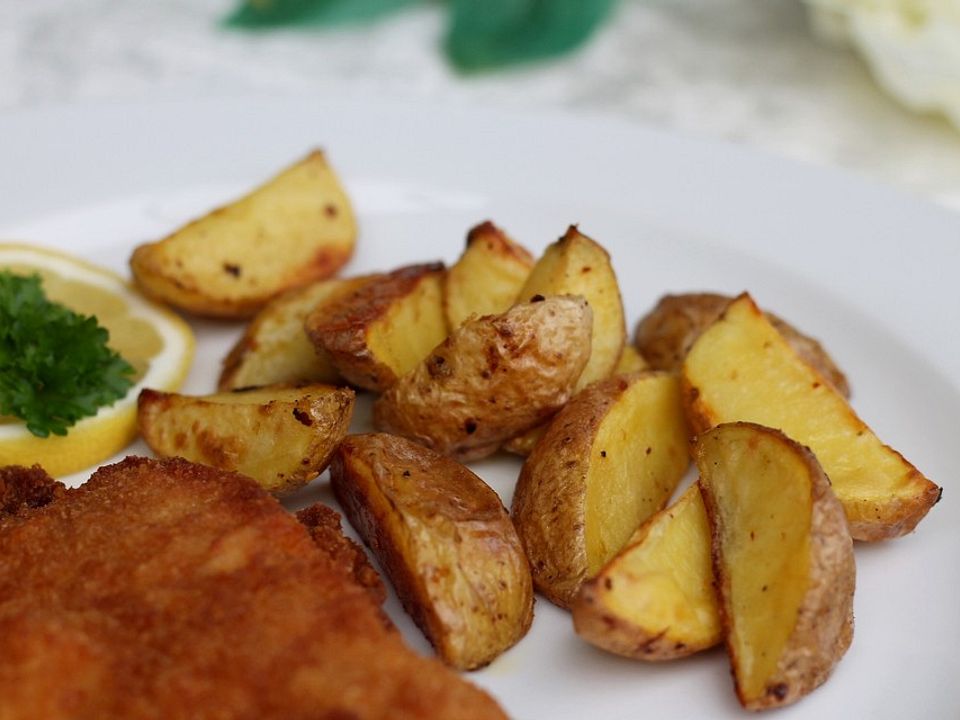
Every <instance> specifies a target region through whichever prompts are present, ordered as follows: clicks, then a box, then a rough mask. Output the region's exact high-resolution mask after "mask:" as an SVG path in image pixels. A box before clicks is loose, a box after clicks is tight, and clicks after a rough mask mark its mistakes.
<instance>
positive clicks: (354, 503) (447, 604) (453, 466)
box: [330, 434, 533, 670]
mask: <svg viewBox="0 0 960 720" xmlns="http://www.w3.org/2000/svg"><path fill="white" fill-rule="evenodd" d="M330 477H331V482H332V485H333V490H334V492H335V493H336V495H337V499H338V500H339V501H340V504H341V506H342V507H343V509H344V512H345V513H346V516H347V518H348V519H349V520H350V523H351V525H353V527H354V528H355V529H356V530H357V532H358V533H360V536H361V537H362V538H363V540H364V542H365V543H366V544H367V545H368V546H369V547H370V549H371V550H373V553H374V554H375V555H376V557H377V559H378V560H379V562H380V565H381V567H382V568H383V569H384V572H386V574H387V576H388V577H389V578H390V581H391V583H392V584H393V586H394V588H395V589H396V591H397V595H398V597H399V598H400V601H401V603H402V604H403V607H404V609H405V610H406V611H407V613H409V614H410V616H411V617H412V618H413V620H414V621H415V622H416V624H417V625H418V626H419V627H420V629H421V630H422V631H423V632H424V634H425V635H426V636H427V639H428V640H430V642H431V643H432V644H433V646H434V647H435V648H436V650H437V653H438V654H439V655H440V657H441V658H442V659H443V660H444V662H446V663H448V664H449V665H452V666H453V667H456V668H459V669H461V670H472V669H475V668H479V667H482V666H484V665H487V664H488V663H490V662H491V661H492V660H493V659H494V658H496V657H497V656H498V655H500V654H501V653H502V652H503V651H505V650H506V649H507V648H509V647H511V646H513V645H514V644H515V643H517V642H518V641H519V640H520V639H521V638H522V637H523V636H524V635H525V634H526V632H527V630H528V629H529V628H530V623H531V622H532V620H533V586H532V582H531V579H530V570H529V567H528V565H527V559H526V556H525V555H524V554H523V548H522V547H521V545H520V541H519V539H518V538H517V534H516V531H515V530H514V528H513V524H512V523H511V522H510V518H509V516H508V515H507V512H506V510H505V509H504V507H503V505H502V504H501V503H500V499H499V497H498V496H497V494H496V493H495V492H494V491H493V490H491V489H490V488H489V487H488V486H487V485H486V484H485V483H484V482H483V481H482V480H481V479H480V478H478V477H477V476H476V475H474V474H473V473H472V472H470V471H469V470H468V469H467V468H465V467H463V466H462V465H460V464H459V463H457V462H455V461H453V460H450V459H449V458H445V457H443V456H441V455H437V454H436V453H434V452H432V451H430V450H428V449H426V448H424V447H422V446H420V445H417V444H416V443H413V442H410V441H409V440H405V439H403V438H400V437H397V436H394V435H386V434H367V435H351V436H349V437H347V438H346V439H345V440H344V441H343V442H342V443H341V444H340V447H339V448H338V449H337V452H336V454H335V455H334V459H333V462H332V463H331V465H330Z"/></svg>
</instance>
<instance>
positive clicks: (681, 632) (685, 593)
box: [605, 485, 721, 648]
mask: <svg viewBox="0 0 960 720" xmlns="http://www.w3.org/2000/svg"><path fill="white" fill-rule="evenodd" d="M641 533H642V534H641ZM638 535H640V538H639V539H638V541H637V543H636V544H634V543H633V540H631V542H630V544H629V545H628V547H627V548H625V549H624V550H623V552H622V553H621V555H620V556H619V559H615V560H614V561H613V562H616V563H617V564H618V567H617V570H616V574H617V576H618V579H617V580H614V581H613V582H612V583H611V585H612V587H611V588H610V589H609V591H608V592H607V593H606V595H605V601H606V603H607V605H608V606H609V607H610V609H611V610H612V611H613V612H614V613H615V614H616V615H617V616H619V617H622V618H625V619H627V620H628V621H630V622H631V623H633V624H634V625H637V626H639V627H643V628H645V629H647V630H648V631H649V632H650V634H651V635H656V634H658V633H665V634H666V635H667V636H668V637H669V638H671V639H673V638H676V639H677V640H678V641H682V642H683V643H684V644H685V645H689V646H696V647H701V648H702V647H709V646H711V645H714V644H716V643H718V642H719V641H720V637H721V630H720V616H719V608H718V606H717V597H716V592H715V591H714V589H713V569H712V567H711V560H710V526H709V524H708V523H707V513H706V511H705V510H704V508H703V499H702V498H701V497H700V489H699V487H697V486H696V485H691V486H690V488H689V489H688V490H687V491H686V492H684V494H683V495H681V496H680V499H679V500H677V502H676V503H674V505H673V506H671V507H670V508H667V509H666V510H663V511H662V512H660V513H658V514H657V515H656V516H655V517H653V518H651V519H650V521H649V524H647V525H646V526H644V527H643V528H641V530H640V531H639V532H638ZM621 578H622V579H621Z"/></svg>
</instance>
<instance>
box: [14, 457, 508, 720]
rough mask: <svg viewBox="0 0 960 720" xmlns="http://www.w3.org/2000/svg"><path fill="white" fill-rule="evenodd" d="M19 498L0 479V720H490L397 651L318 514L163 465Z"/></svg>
mask: <svg viewBox="0 0 960 720" xmlns="http://www.w3.org/2000/svg"><path fill="white" fill-rule="evenodd" d="M30 472H36V471H35V470H34V471H29V470H26V469H23V470H22V471H21V473H30ZM34 481H36V482H37V483H38V485H37V486H38V487H41V488H42V487H44V483H43V482H42V481H40V480H39V479H38V478H37V477H34ZM30 482H31V481H30V480H29V478H28V477H27V476H26V475H22V474H21V475H19V476H18V475H17V473H16V472H14V473H13V474H10V472H9V471H8V474H7V475H0V488H2V487H4V486H10V487H15V488H19V489H18V490H17V491H16V493H15V494H13V495H11V497H12V498H13V500H11V502H9V503H6V504H4V505H3V507H2V508H0V512H2V513H3V514H2V515H0V720H19V719H21V718H23V719H24V720H26V719H28V718H29V720H36V719H37V718H44V719H45V720H59V719H60V718H64V719H66V718H71V719H72V720H87V719H93V718H97V719H98V720H102V719H110V718H124V719H129V720H139V719H141V718H142V719H146V718H151V719H152V718H156V719H158V720H159V719H161V718H162V719H164V720H176V719H179V718H184V719H186V718H191V719H199V720H202V719H210V720H214V719H215V720H240V719H244V720H246V719H248V718H249V719H250V720H254V719H257V720H262V719H273V718H276V719H280V718H283V719H284V720H307V719H308V718H309V719H311V720H321V719H326V720H367V719H373V718H390V719H391V720H413V719H415V718H417V719H419V718H444V719H451V720H454V719H455V720H461V719H462V720H474V719H476V720H487V719H489V718H505V717H506V716H505V715H504V714H503V713H502V712H501V711H500V709H499V708H498V707H497V705H496V703H495V702H494V701H493V700H492V699H491V698H490V697H489V696H488V695H486V694H485V693H484V692H483V691H481V690H479V689H477V688H476V687H474V686H472V685H470V684H469V683H467V682H466V681H464V680H462V679H461V678H460V677H459V676H458V675H456V674H455V673H453V672H452V671H450V670H448V669H447V668H446V667H444V666H443V665H442V664H441V663H440V662H438V661H436V660H433V659H427V658H422V657H419V656H418V655H416V654H415V653H414V652H413V651H411V650H410V649H408V648H407V647H406V646H405V645H404V644H403V641H402V639H401V637H400V634H399V633H398V632H397V631H396V630H395V629H394V628H393V626H392V625H391V623H390V621H389V619H388V618H387V617H386V615H385V614H384V613H383V611H382V610H381V609H380V607H379V603H380V601H381V600H382V597H383V588H382V586H381V585H380V582H379V578H378V577H377V576H376V573H375V572H374V571H373V569H372V568H371V567H370V566H369V565H368V564H367V561H366V557H365V555H364V554H363V551H362V550H361V549H360V548H358V547H357V546H356V545H355V544H354V543H352V542H351V541H350V540H348V539H346V538H345V537H344V536H343V535H342V533H341V532H340V529H339V520H338V518H337V516H336V514H335V513H333V511H331V510H329V509H326V508H323V507H314V508H311V509H309V510H308V511H304V512H303V513H302V514H301V519H302V520H303V524H302V523H301V522H298V521H297V519H295V518H294V517H293V516H292V515H290V514H289V513H287V512H286V511H285V510H284V509H283V508H282V507H281V506H280V505H279V504H278V503H277V501H276V500H275V499H273V498H272V497H270V496H269V495H268V494H267V493H266V492H265V491H263V490H262V489H261V488H260V487H258V486H257V485H256V483H254V482H253V481H252V480H249V479H248V478H245V477H243V476H241V475H238V474H235V473H229V472H223V471H219V470H214V469H212V468H207V467H202V466H200V465H193V464H191V463H188V462H186V461H183V460H179V459H169V460H159V461H157V460H147V459H143V458H127V459H126V460H124V461H123V462H121V463H117V464H116V465H111V466H107V467H104V468H101V469H100V470H98V471H97V472H96V473H95V474H94V475H93V477H92V478H91V479H90V480H89V481H88V482H87V483H86V484H85V485H83V486H81V487H80V488H77V489H74V490H65V489H62V488H57V489H56V490H54V489H51V488H50V487H47V489H46V490H43V491H41V492H39V493H38V495H37V497H38V498H39V499H36V498H34V496H33V495H31V493H30V492H28V491H27V490H26V489H25V488H26V486H29V485H30ZM2 494H3V493H2V492H0V495H2ZM18 498H19V501H18ZM31 500H33V502H32V504H31ZM44 502H46V504H44Z"/></svg>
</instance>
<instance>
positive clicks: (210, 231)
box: [130, 150, 357, 319]
mask: <svg viewBox="0 0 960 720" xmlns="http://www.w3.org/2000/svg"><path fill="white" fill-rule="evenodd" d="M307 183H309V184H312V185H315V186H316V187H315V192H314V194H313V195H312V197H311V198H310V203H311V204H312V205H314V206H315V207H307V206H305V204H304V202H303V200H302V198H297V199H295V200H294V201H293V202H294V203H295V204H296V207H297V210H298V212H299V217H297V218H296V220H295V222H296V223H297V224H296V225H295V226H293V227H291V220H290V214H289V213H287V212H284V211H283V210H284V208H282V207H278V208H274V207H273V206H274V205H277V206H280V204H281V202H282V201H279V200H278V196H279V193H278V191H277V190H276V189H277V188H281V187H282V188H284V189H286V190H287V193H288V196H292V195H293V193H294V186H296V188H297V189H299V188H300V187H302V186H303V185H305V184H307ZM265 194H270V197H271V203H269V207H266V206H258V205H257V203H258V202H262V197H263V196H264V195H265ZM304 216H311V217H312V218H313V217H315V219H311V221H310V224H309V225H305V224H302V218H303V217H304ZM228 223H229V225H228ZM241 225H242V226H243V227H244V228H245V230H244V231H243V232H242V233H238V232H236V230H235V228H234V226H241ZM224 228H226V229H224ZM356 232H357V230H356V222H355V220H354V216H353V210H352V209H351V207H350V201H349V199H348V198H347V196H346V194H345V193H344V191H343V189H342V188H341V187H340V184H339V181H338V180H337V178H336V175H335V174H334V173H333V171H332V169H331V168H330V166H329V165H328V164H327V160H326V157H325V156H324V154H323V152H322V151H320V150H314V151H313V152H311V153H310V154H309V155H307V156H306V157H305V158H304V159H303V160H301V161H299V162H297V163H294V164H293V165H291V166H290V167H288V168H286V169H284V170H283V171H282V172H281V173H280V174H278V175H277V176H276V177H274V178H272V179H271V180H270V181H268V182H267V183H265V184H263V185H261V186H260V187H258V188H256V189H254V190H253V191H252V192H250V193H249V194H247V195H245V196H243V197H241V198H239V199H237V200H235V201H234V202H232V203H230V204H229V205H225V206H223V207H220V208H217V209H216V210H213V211H211V212H210V213H208V214H207V215H205V216H203V217H201V218H198V219H197V220H194V221H192V222H190V223H188V224H187V225H185V226H184V227H182V228H180V229H179V230H177V231H176V232H174V233H173V234H171V235H169V236H167V237H166V238H163V239H161V240H158V241H156V242H153V243H146V244H144V245H140V246H139V247H137V248H136V249H135V250H134V252H133V255H132V256H131V258H130V269H131V271H132V273H133V277H134V279H135V280H136V283H137V285H138V287H139V288H140V289H141V290H142V291H143V292H144V293H145V294H146V295H149V296H150V297H152V298H154V299H155V300H158V301H160V302H163V303H169V304H170V305H173V306H174V307H176V308H179V309H181V310H184V311H186V312H189V313H193V314H196V315H202V316H207V317H213V318H228V319H234V318H247V317H250V316H252V315H253V314H254V313H256V312H257V311H258V310H259V309H260V308H262V307H263V306H264V305H266V303H267V302H269V301H270V300H271V299H272V298H274V297H276V296H277V295H279V294H281V293H283V292H285V291H287V290H290V289H291V288H295V287H299V286H301V285H305V284H307V283H309V282H312V281H314V280H319V279H322V278H326V277H330V276H331V275H333V274H334V273H335V272H336V271H337V270H339V269H340V268H341V267H342V266H343V265H344V264H345V263H346V262H347V261H348V260H349V259H350V257H351V256H352V255H353V248H354V244H355V242H356ZM295 235H296V236H300V237H299V242H294V240H293V239H292V238H293V237H294V236H295ZM211 236H212V237H211ZM186 239H189V249H188V246H187V245H184V246H183V248H181V249H174V246H175V244H179V243H181V242H183V241H184V240H186ZM220 240H224V242H220ZM277 242H282V243H285V244H286V245H287V246H288V247H287V248H286V251H285V252H281V253H280V255H279V256H280V257H287V258H288V260H289V261H288V263H287V264H286V266H285V267H284V269H283V272H282V273H280V274H277V275H275V276H273V277H271V278H270V279H269V280H268V281H267V282H256V283H250V282H248V281H247V278H248V277H249V276H250V275H253V274H256V272H257V267H258V265H259V264H260V263H258V260H261V261H262V258H264V257H267V254H269V255H268V257H269V259H270V260H273V259H274V258H276V257H278V253H277V249H276V247H275V245H276V243H277ZM198 255H207V256H208V258H209V259H211V260H213V261H214V262H212V263H203V264H202V265H201V264H197V263H193V262H192V261H191V258H192V257H197V256H198ZM250 268H254V269H253V270H252V271H251V270H250ZM245 270H246V271H247V272H246V273H244V271H245Z"/></svg>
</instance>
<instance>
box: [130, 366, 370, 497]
mask: <svg viewBox="0 0 960 720" xmlns="http://www.w3.org/2000/svg"><path fill="white" fill-rule="evenodd" d="M353 402H354V395H353V391H351V390H348V389H343V388H335V387H332V386H327V385H313V386H308V387H302V388H263V389H261V390H251V391H241V392H233V393H218V394H215V395H207V396H199V397H195V396H187V395H178V394H176V393H159V392H155V391H151V390H145V391H143V393H142V394H141V396H140V401H139V407H138V425H139V427H140V432H141V434H142V435H143V438H144V440H145V441H146V442H147V444H148V445H149V446H150V448H151V449H152V450H153V451H154V452H155V453H156V454H157V455H159V456H162V457H170V456H180V457H184V458H186V459H187V460H191V461H193V462H198V463H202V464H205V465H211V466H213V467H218V468H221V469H224V470H236V471H237V472H241V473H243V474H244V475H249V476H250V477H252V478H254V479H255V480H256V481H257V482H258V483H260V485H261V486H263V487H264V488H266V489H267V490H269V491H271V492H276V493H279V492H286V491H289V490H293V489H295V488H297V487H299V486H302V485H304V484H305V483H306V482H307V481H308V480H310V479H311V478H313V477H315V476H316V475H317V474H318V473H319V472H321V471H322V470H323V469H324V468H325V467H326V466H327V463H328V462H329V460H330V456H331V454H332V453H333V450H334V449H335V448H336V445H337V443H338V442H339V441H340V439H341V438H343V437H344V436H345V435H346V434H347V429H348V427H349V425H350V418H351V415H352V413H353Z"/></svg>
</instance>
